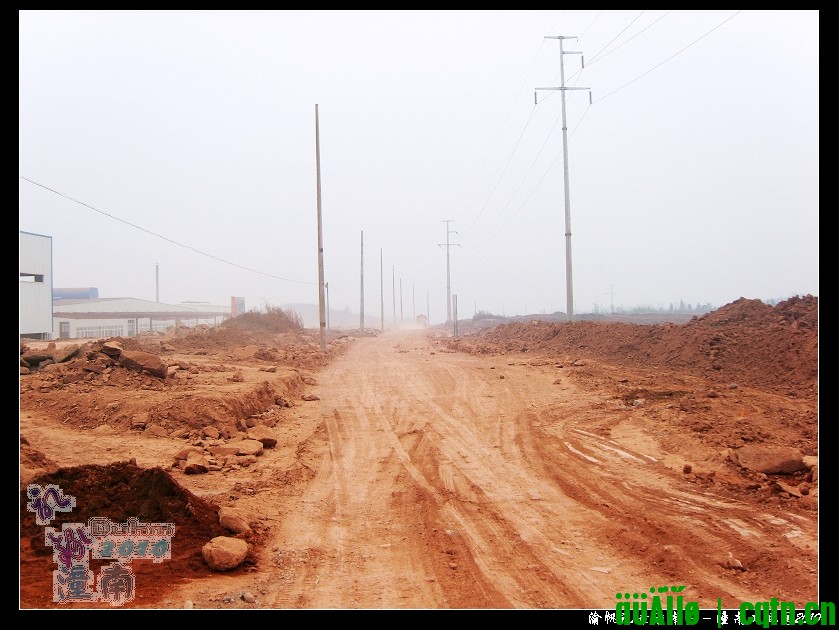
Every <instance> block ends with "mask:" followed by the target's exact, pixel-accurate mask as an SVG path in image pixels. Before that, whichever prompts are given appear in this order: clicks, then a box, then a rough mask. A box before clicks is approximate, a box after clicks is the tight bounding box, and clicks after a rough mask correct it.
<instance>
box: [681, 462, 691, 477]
mask: <svg viewBox="0 0 839 630" xmlns="http://www.w3.org/2000/svg"><path fill="white" fill-rule="evenodd" d="M692 470H693V466H691V465H690V464H685V465H684V466H682V472H683V473H685V474H686V475H688V474H690V471H692Z"/></svg>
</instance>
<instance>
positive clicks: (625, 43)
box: [569, 11, 673, 78]
mask: <svg viewBox="0 0 839 630" xmlns="http://www.w3.org/2000/svg"><path fill="white" fill-rule="evenodd" d="M671 13H673V12H672V11H668V12H667V13H665V14H664V15H662V16H661V17H660V18H658V19H657V20H656V21H655V22H652V23H650V24H648V25H647V26H645V27H644V28H642V29H641V30H640V31H638V32H637V33H635V35H633V36H632V37H630V38H629V39H627V40H626V41H625V42H623V43H622V44H621V45H620V46H618V47H617V48H613V49H612V50H610V51H609V52H607V53H606V54H605V55H603V57H600V58H599V59H598V58H597V55H595V59H592V60H591V61H589V62H588V65H592V64H595V63H597V62H598V61H600V60H602V59H603V58H604V57H608V56H609V55H611V54H612V53H613V52H615V51H616V50H620V49H621V48H623V47H624V46H626V45H627V44H628V43H629V42H631V41H632V40H633V39H635V38H636V37H638V36H639V35H640V34H641V33H643V32H644V31H646V30H648V29H649V28H651V27H653V26H655V25H656V24H658V23H659V22H660V21H661V20H663V19H664V18H666V17H667V16H668V15H670V14H671ZM624 30H626V29H624ZM612 41H614V40H612ZM598 54H600V53H598ZM577 72H579V70H578V71H577ZM574 74H577V73H576V72H575V73H574ZM571 76H572V77H573V76H574V75H571ZM569 78H570V77H569Z"/></svg>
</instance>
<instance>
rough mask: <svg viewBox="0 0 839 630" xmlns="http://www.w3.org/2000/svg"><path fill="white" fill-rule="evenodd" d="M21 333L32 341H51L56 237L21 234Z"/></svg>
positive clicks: (19, 310)
mask: <svg viewBox="0 0 839 630" xmlns="http://www.w3.org/2000/svg"><path fill="white" fill-rule="evenodd" d="M18 269H19V271H20V284H19V289H18V332H19V333H20V336H21V337H28V338H30V339H51V338H52V333H53V327H52V237H51V236H44V235H43V234H33V233H32V232H23V231H20V232H19V236H18Z"/></svg>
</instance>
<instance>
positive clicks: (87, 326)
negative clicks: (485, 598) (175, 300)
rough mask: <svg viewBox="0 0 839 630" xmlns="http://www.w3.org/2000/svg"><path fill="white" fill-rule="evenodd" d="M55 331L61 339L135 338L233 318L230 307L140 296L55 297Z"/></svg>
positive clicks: (214, 323)
mask: <svg viewBox="0 0 839 630" xmlns="http://www.w3.org/2000/svg"><path fill="white" fill-rule="evenodd" d="M53 309H54V310H53V321H54V330H56V331H58V336H59V338H61V339H78V338H84V337H95V338H97V339H101V338H103V337H133V336H135V335H136V334H138V333H141V332H148V331H152V330H153V331H164V330H166V329H167V328H169V327H171V326H176V325H182V326H195V325H198V324H210V325H216V324H220V323H221V322H223V321H224V320H225V319H227V318H228V317H230V307H229V306H215V305H211V304H191V305H190V306H183V305H180V304H162V303H160V302H152V301H150V300H140V299H137V298H98V299H78V300H74V299H62V300H55V302H54V307H53Z"/></svg>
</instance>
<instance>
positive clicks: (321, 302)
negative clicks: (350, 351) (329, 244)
mask: <svg viewBox="0 0 839 630" xmlns="http://www.w3.org/2000/svg"><path fill="white" fill-rule="evenodd" d="M315 164H316V165H317V174H318V177H317V180H318V307H319V309H320V347H321V350H326V312H325V311H326V308H325V307H326V305H325V304H324V286H323V219H322V216H321V209H320V123H319V121H318V105H317V103H315Z"/></svg>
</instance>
